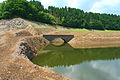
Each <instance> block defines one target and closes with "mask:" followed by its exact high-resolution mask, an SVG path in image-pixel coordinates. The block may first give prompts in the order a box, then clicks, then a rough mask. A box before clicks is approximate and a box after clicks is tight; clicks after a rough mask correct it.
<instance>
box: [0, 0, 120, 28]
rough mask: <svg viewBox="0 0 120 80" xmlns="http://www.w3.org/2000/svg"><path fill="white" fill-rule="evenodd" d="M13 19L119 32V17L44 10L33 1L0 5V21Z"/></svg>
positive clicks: (11, 0)
mask: <svg viewBox="0 0 120 80" xmlns="http://www.w3.org/2000/svg"><path fill="white" fill-rule="evenodd" d="M15 17H21V18H24V19H28V20H34V21H38V22H43V23H48V24H54V25H61V26H64V27H67V28H85V29H97V30H120V16H119V15H113V14H100V13H92V12H84V11H83V10H81V9H76V8H70V7H62V8H58V7H54V6H49V7H48V9H46V8H44V6H43V5H42V4H41V2H39V1H35V0H31V1H27V0H6V1H4V2H2V3H0V19H11V18H15Z"/></svg>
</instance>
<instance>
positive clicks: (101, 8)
mask: <svg viewBox="0 0 120 80" xmlns="http://www.w3.org/2000/svg"><path fill="white" fill-rule="evenodd" d="M2 1H4V0H0V2H2ZM39 1H41V3H42V4H43V5H44V7H45V8H47V7H48V6H56V7H65V6H68V7H72V8H79V9H82V10H84V11H87V12H94V13H108V14H118V15H120V7H119V5H120V0H39Z"/></svg>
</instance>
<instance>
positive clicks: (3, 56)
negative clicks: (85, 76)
mask: <svg viewBox="0 0 120 80" xmlns="http://www.w3.org/2000/svg"><path fill="white" fill-rule="evenodd" d="M21 20H22V19H19V18H17V19H12V20H9V21H8V22H6V21H4V20H2V21H3V22H4V23H5V24H4V25H3V23H2V21H0V22H1V23H2V26H4V28H1V30H2V31H1V32H0V80H68V79H67V78H65V77H63V76H61V75H59V74H57V73H55V72H53V71H51V70H48V69H46V68H43V67H40V66H38V65H35V64H33V63H32V62H31V61H30V59H32V58H33V57H34V56H35V55H36V54H37V50H38V49H40V48H42V47H43V46H45V45H47V44H48V43H49V42H48V41H47V40H46V39H44V38H43V37H42V34H44V33H48V32H53V30H50V29H48V30H47V29H45V30H44V29H40V30H39V29H35V28H33V27H32V26H31V25H26V24H25V23H24V21H21ZM14 21H15V22H14ZM19 21H20V22H19ZM12 22H13V23H12ZM18 23H20V24H18ZM24 24H25V25H24ZM8 25H14V26H11V27H12V28H11V27H10V26H8ZM20 25H21V26H22V27H20ZM14 27H15V28H14ZM7 28H8V30H7ZM17 28H19V29H17ZM43 30H44V31H43Z"/></svg>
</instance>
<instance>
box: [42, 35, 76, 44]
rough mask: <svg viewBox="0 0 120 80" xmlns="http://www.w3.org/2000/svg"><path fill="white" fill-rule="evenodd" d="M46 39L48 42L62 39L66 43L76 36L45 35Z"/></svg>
mask: <svg viewBox="0 0 120 80" xmlns="http://www.w3.org/2000/svg"><path fill="white" fill-rule="evenodd" d="M43 37H44V38H46V39H47V40H48V41H50V42H51V41H52V40H54V39H56V38H61V39H63V40H64V42H65V43H67V42H69V41H70V40H71V39H72V38H74V35H43Z"/></svg>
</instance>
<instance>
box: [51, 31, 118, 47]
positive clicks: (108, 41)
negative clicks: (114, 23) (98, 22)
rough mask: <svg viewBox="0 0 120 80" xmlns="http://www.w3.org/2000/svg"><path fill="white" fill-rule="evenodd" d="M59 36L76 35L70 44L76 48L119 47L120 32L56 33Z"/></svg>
mask: <svg viewBox="0 0 120 80" xmlns="http://www.w3.org/2000/svg"><path fill="white" fill-rule="evenodd" d="M53 34H56V35H57V34H58V35H67V34H68V35H74V38H73V39H72V40H71V41H70V42H69V44H70V45H71V46H72V47H74V48H97V47H119V46H120V32H82V33H78V32H64V31H61V32H56V33H53Z"/></svg>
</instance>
